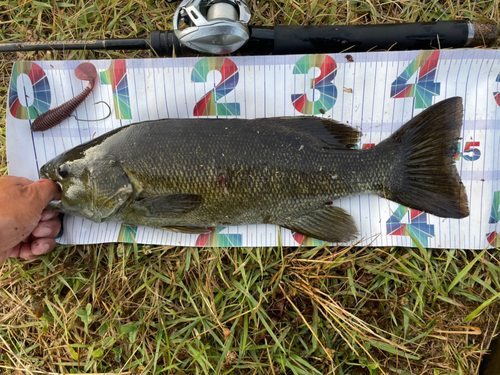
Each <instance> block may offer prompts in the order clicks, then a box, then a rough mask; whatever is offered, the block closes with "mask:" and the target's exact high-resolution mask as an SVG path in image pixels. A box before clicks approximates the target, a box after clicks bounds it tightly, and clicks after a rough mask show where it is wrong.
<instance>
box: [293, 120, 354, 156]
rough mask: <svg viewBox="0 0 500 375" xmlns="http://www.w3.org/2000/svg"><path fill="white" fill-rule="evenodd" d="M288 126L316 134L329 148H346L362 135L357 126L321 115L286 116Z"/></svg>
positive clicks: (325, 146)
mask: <svg viewBox="0 0 500 375" xmlns="http://www.w3.org/2000/svg"><path fill="white" fill-rule="evenodd" d="M286 126H289V127H291V128H293V129H296V130H300V131H304V132H307V133H310V134H313V135H315V136H316V137H318V138H319V139H320V140H321V141H322V143H324V146H323V147H324V148H328V149H345V148H346V147H348V146H350V145H353V144H357V143H359V139H360V137H361V132H359V131H358V130H357V129H356V128H353V127H352V126H348V125H344V124H342V123H340V122H337V121H334V120H331V119H327V118H321V117H314V116H299V117H289V118H286Z"/></svg>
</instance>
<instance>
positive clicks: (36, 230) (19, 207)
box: [0, 176, 61, 264]
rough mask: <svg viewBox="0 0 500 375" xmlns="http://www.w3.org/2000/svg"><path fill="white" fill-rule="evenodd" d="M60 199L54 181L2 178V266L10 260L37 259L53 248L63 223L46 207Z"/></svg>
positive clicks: (0, 242) (0, 257)
mask: <svg viewBox="0 0 500 375" xmlns="http://www.w3.org/2000/svg"><path fill="white" fill-rule="evenodd" d="M60 196H61V191H60V189H59V186H57V184H56V183H54V182H53V181H51V180H38V181H36V182H33V181H31V180H28V179H27V178H23V177H14V176H3V177H0V264H2V263H3V262H4V261H5V259H7V258H10V257H12V258H24V259H35V258H36V257H37V256H38V255H43V254H47V253H48V252H50V251H51V250H52V249H54V247H55V245H56V242H55V239H54V237H55V236H57V234H58V233H59V231H60V230H61V222H60V220H59V217H58V215H59V214H58V213H57V212H54V211H50V210H46V209H45V207H46V206H47V204H48V203H49V202H50V201H52V200H57V199H60Z"/></svg>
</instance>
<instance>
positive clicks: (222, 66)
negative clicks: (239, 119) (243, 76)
mask: <svg viewBox="0 0 500 375" xmlns="http://www.w3.org/2000/svg"><path fill="white" fill-rule="evenodd" d="M212 70H217V71H218V72H220V73H221V75H222V78H221V81H220V82H219V83H218V84H217V85H216V86H215V87H214V88H213V89H212V90H210V91H209V92H208V93H206V94H205V96H203V98H201V100H200V101H199V102H198V103H196V105H195V106H194V110H193V115H194V116H239V115H240V103H219V101H220V100H221V99H222V98H223V97H224V96H226V95H227V94H229V93H230V92H231V91H233V90H234V88H235V87H236V85H237V84H238V81H239V77H240V73H239V71H238V67H237V66H236V64H235V63H234V62H233V61H232V60H230V59H228V58H227V57H205V58H203V59H201V60H200V61H198V62H197V63H196V65H195V66H194V68H193V72H192V73H191V81H192V82H195V83H198V82H207V78H208V73H209V72H210V71H212Z"/></svg>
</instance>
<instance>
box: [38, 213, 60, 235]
mask: <svg viewBox="0 0 500 375" xmlns="http://www.w3.org/2000/svg"><path fill="white" fill-rule="evenodd" d="M60 230H61V221H60V220H59V218H58V217H56V218H55V219H51V220H47V221H41V222H39V223H38V225H37V226H36V228H35V229H33V232H31V234H32V235H33V236H34V237H39V238H45V237H55V236H57V234H58V233H59V231H60Z"/></svg>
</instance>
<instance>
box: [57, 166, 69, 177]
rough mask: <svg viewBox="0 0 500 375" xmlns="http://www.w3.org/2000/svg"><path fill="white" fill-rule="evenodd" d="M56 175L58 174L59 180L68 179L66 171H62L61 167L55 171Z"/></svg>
mask: <svg viewBox="0 0 500 375" xmlns="http://www.w3.org/2000/svg"><path fill="white" fill-rule="evenodd" d="M57 173H59V176H61V178H66V177H68V171H67V170H65V169H62V168H61V167H59V169H58V170H57Z"/></svg>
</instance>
